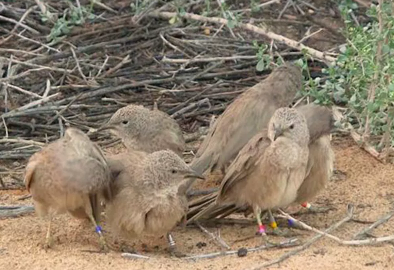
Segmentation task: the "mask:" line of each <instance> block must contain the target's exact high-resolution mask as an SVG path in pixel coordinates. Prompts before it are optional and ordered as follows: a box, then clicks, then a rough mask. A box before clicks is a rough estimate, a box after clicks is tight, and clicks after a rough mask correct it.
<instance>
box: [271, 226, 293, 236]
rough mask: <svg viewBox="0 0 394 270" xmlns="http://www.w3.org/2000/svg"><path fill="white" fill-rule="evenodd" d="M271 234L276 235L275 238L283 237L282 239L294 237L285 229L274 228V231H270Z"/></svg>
mask: <svg viewBox="0 0 394 270" xmlns="http://www.w3.org/2000/svg"><path fill="white" fill-rule="evenodd" d="M272 234H274V235H277V236H283V237H290V236H294V234H293V233H292V231H291V230H289V229H286V228H281V229H279V228H278V227H276V228H275V229H273V230H272Z"/></svg>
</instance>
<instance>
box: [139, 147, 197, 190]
mask: <svg viewBox="0 0 394 270" xmlns="http://www.w3.org/2000/svg"><path fill="white" fill-rule="evenodd" d="M147 163H148V164H147V167H146V172H145V177H148V178H149V179H151V180H152V181H153V180H154V181H156V185H157V186H158V187H160V188H165V187H169V186H172V187H179V186H180V185H182V184H183V183H184V182H185V181H188V180H190V179H193V178H194V179H195V178H198V179H204V177H203V176H201V175H200V174H198V173H197V172H195V171H194V170H192V169H191V168H190V167H189V166H188V165H187V164H186V163H185V161H184V160H183V159H182V158H180V157H179V156H178V155H177V154H175V153H174V152H172V151H170V150H161V151H157V152H154V153H151V154H149V156H148V162H147Z"/></svg>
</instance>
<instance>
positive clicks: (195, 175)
mask: <svg viewBox="0 0 394 270" xmlns="http://www.w3.org/2000/svg"><path fill="white" fill-rule="evenodd" d="M185 173H186V175H185V177H186V178H198V179H202V180H205V177H204V176H202V175H201V174H199V173H197V172H196V171H194V170H190V171H187V172H185Z"/></svg>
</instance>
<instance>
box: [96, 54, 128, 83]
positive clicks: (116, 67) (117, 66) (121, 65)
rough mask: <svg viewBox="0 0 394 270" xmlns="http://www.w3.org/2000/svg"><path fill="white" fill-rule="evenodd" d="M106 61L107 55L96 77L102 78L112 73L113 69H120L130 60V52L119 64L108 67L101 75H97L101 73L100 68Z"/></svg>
mask: <svg viewBox="0 0 394 270" xmlns="http://www.w3.org/2000/svg"><path fill="white" fill-rule="evenodd" d="M107 61H108V57H107V58H106V59H105V61H104V64H103V66H102V67H101V68H100V70H99V73H98V74H97V78H99V79H102V78H104V77H107V76H108V75H110V74H112V73H114V72H115V71H117V70H119V69H121V68H122V67H123V66H124V65H125V64H128V63H130V62H131V60H130V54H127V55H126V56H125V57H124V58H123V59H122V61H120V63H119V64H117V65H116V66H114V67H113V68H110V69H108V70H107V71H106V72H105V73H104V74H103V75H101V76H99V75H100V73H101V70H102V69H103V67H104V66H105V64H106V63H107Z"/></svg>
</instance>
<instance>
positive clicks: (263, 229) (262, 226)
mask: <svg viewBox="0 0 394 270" xmlns="http://www.w3.org/2000/svg"><path fill="white" fill-rule="evenodd" d="M259 233H261V234H263V233H265V226H264V225H259Z"/></svg>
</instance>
